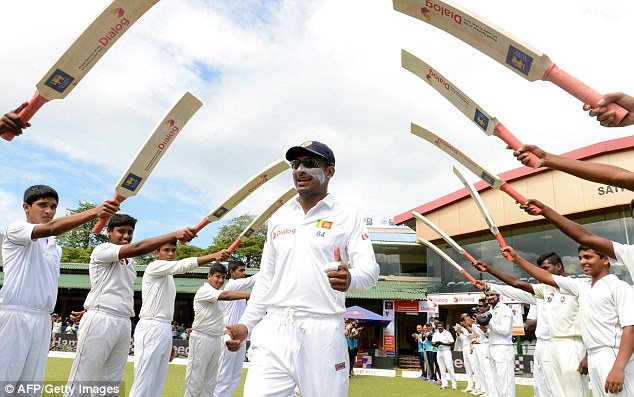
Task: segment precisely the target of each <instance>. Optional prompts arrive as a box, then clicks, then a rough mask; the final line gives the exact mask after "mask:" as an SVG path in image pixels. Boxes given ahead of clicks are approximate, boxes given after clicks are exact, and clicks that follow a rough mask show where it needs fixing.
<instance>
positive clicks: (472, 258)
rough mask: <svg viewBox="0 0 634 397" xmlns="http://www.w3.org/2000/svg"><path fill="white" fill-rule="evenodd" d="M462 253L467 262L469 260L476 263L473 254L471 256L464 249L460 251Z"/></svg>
mask: <svg viewBox="0 0 634 397" xmlns="http://www.w3.org/2000/svg"><path fill="white" fill-rule="evenodd" d="M462 255H464V257H465V258H467V259H468V260H469V262H471V263H472V264H473V265H475V264H476V263H478V261H477V259H476V258H474V257H473V256H471V254H470V253H468V252H467V251H464V252H463V253H462Z"/></svg>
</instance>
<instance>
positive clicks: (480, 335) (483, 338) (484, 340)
mask: <svg viewBox="0 0 634 397" xmlns="http://www.w3.org/2000/svg"><path fill="white" fill-rule="evenodd" d="M471 329H472V330H473V335H474V336H475V337H476V339H477V340H478V342H480V344H481V345H487V347H488V345H489V335H487V334H486V333H485V332H484V331H482V330H481V329H480V326H479V325H478V323H475V324H473V325H472V326H471ZM474 342H475V340H474Z"/></svg>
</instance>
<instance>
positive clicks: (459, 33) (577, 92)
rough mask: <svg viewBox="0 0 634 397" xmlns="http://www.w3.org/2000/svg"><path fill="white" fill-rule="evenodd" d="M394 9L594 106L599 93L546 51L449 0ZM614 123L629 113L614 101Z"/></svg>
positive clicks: (424, 0)
mask: <svg viewBox="0 0 634 397" xmlns="http://www.w3.org/2000/svg"><path fill="white" fill-rule="evenodd" d="M392 2H393V5H394V9H395V10H396V11H399V12H402V13H403V14H406V15H409V16H410V17H413V18H416V19H419V20H421V21H423V22H426V23H428V24H430V25H433V26H435V27H437V28H438V29H441V30H444V31H445V32H447V33H449V34H451V35H452V36H454V37H456V38H458V39H460V40H462V41H463V42H465V43H467V44H469V45H470V46H472V47H473V48H475V49H476V50H478V51H480V52H482V53H484V54H486V55H488V56H489V57H491V58H493V59H494V60H495V61H497V62H499V63H501V64H502V65H504V66H506V67H507V68H509V69H511V70H512V71H514V72H515V73H517V74H518V75H520V76H522V77H523V78H525V79H527V80H528V81H536V80H544V81H550V82H551V83H554V84H555V85H557V86H559V87H560V88H561V89H563V90H564V91H566V92H567V93H569V94H571V95H572V96H574V97H575V98H577V99H579V100H580V101H581V102H583V103H589V104H590V105H592V107H597V102H599V100H600V99H601V98H602V95H601V94H600V93H599V92H597V91H595V90H593V89H592V88H590V87H588V86H587V85H585V84H584V83H582V82H581V81H579V80H577V79H576V78H574V77H573V76H571V75H570V74H568V73H566V72H564V71H563V70H561V69H560V68H559V67H557V65H555V64H554V63H553V62H552V61H551V60H550V59H549V58H548V56H547V55H546V54H544V53H542V52H541V51H539V50H537V49H535V48H533V47H531V46H530V45H529V44H528V43H525V42H523V41H521V40H519V39H517V38H516V37H513V36H512V35H511V34H509V33H508V32H505V31H504V30H502V29H501V28H499V27H497V26H495V25H493V24H492V23H491V22H489V21H487V20H486V19H484V18H482V17H479V16H478V15H476V14H474V13H473V12H471V11H470V10H468V9H466V8H463V7H461V6H459V5H457V4H455V3H453V2H451V1H450V0H443V1H441V0H392ZM607 108H608V109H609V110H614V111H615V112H616V115H615V117H614V122H615V123H618V122H620V121H621V120H622V119H623V117H625V116H626V115H627V113H628V111H627V110H625V109H623V108H622V107H620V106H619V105H617V104H614V103H610V104H608V106H607Z"/></svg>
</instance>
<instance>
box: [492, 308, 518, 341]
mask: <svg viewBox="0 0 634 397" xmlns="http://www.w3.org/2000/svg"><path fill="white" fill-rule="evenodd" d="M507 308H508V306H507ZM512 325H513V313H512V312H511V309H509V310H504V314H502V313H501V315H499V316H493V319H491V321H490V322H489V324H488V325H487V328H488V329H489V330H493V331H495V332H497V333H498V334H501V335H505V334H506V333H508V331H509V330H510V329H511V327H512Z"/></svg>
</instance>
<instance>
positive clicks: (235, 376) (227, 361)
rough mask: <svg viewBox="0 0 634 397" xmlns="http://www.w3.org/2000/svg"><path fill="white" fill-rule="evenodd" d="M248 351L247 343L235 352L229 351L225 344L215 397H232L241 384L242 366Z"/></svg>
mask: <svg viewBox="0 0 634 397" xmlns="http://www.w3.org/2000/svg"><path fill="white" fill-rule="evenodd" d="M246 350H247V345H246V343H243V344H242V345H241V346H240V349H239V350H238V351H235V352H231V351H229V349H227V347H226V346H224V344H223V349H222V357H221V359H220V369H219V370H218V382H217V383H216V390H215V391H214V397H231V396H233V392H234V391H235V390H236V388H237V387H238V383H240V377H241V376H242V364H243V363H244V357H245V353H246Z"/></svg>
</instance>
